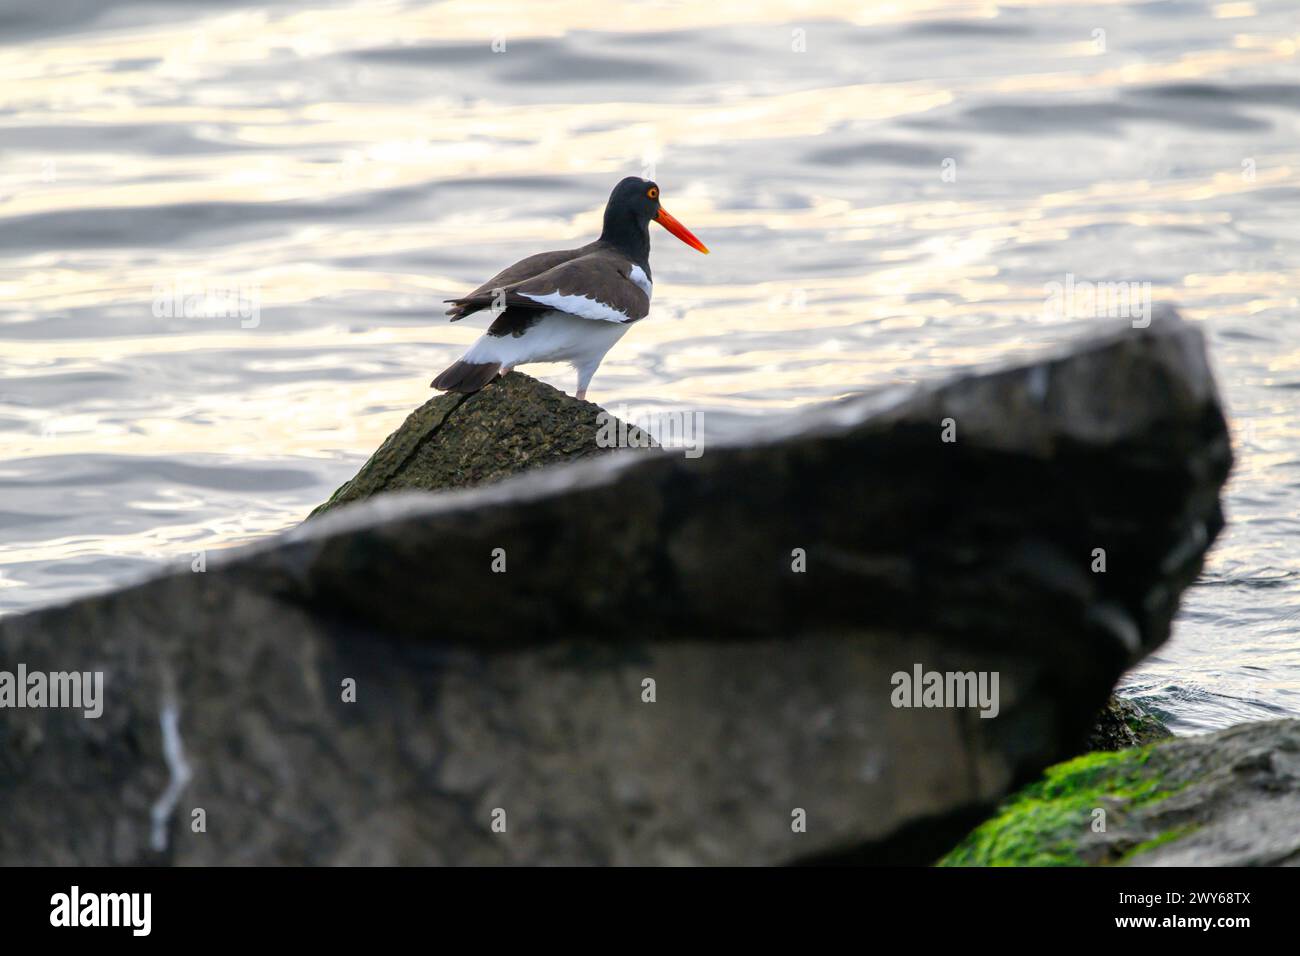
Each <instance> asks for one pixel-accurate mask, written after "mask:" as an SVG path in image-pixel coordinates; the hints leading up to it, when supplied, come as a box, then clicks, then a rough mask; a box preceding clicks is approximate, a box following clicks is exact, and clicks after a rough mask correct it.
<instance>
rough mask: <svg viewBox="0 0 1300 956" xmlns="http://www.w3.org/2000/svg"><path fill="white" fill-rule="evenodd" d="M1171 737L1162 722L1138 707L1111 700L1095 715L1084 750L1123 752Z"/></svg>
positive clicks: (1121, 699) (1121, 700) (1132, 702)
mask: <svg viewBox="0 0 1300 956" xmlns="http://www.w3.org/2000/svg"><path fill="white" fill-rule="evenodd" d="M1172 736H1173V734H1172V733H1171V732H1170V730H1169V728H1168V727H1166V726H1165V724H1164V722H1163V721H1162V720H1160V718H1159V717H1156V716H1155V715H1154V714H1150V713H1148V712H1147V711H1146V710H1144V709H1143V708H1142V705H1141V704H1138V703H1137V702H1136V701H1131V700H1126V699H1124V698H1123V697H1114V696H1112V697H1111V698H1110V700H1108V701H1107V702H1106V706H1105V707H1103V708H1102V709H1101V710H1100V711H1098V713H1097V719H1096V723H1095V724H1094V725H1093V728H1092V733H1090V734H1089V735H1088V744H1087V749H1088V750H1126V749H1128V748H1129V747H1140V746H1142V745H1144V744H1150V743H1155V742H1156V741H1157V740H1167V739H1168V738H1170V737H1172Z"/></svg>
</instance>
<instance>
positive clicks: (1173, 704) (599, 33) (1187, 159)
mask: <svg viewBox="0 0 1300 956" xmlns="http://www.w3.org/2000/svg"><path fill="white" fill-rule="evenodd" d="M1298 45H1300V18H1298V17H1297V14H1296V7H1295V5H1294V3H1292V2H1290V0H1287V2H1271V3H1270V2H1258V3H1219V4H1215V3H1200V2H1191V0H1183V2H1160V3H1110V4H1097V3H1090V4H1080V5H1070V4H1061V3H1053V2H1047V0H1028V2H1022V3H1014V4H1005V5H997V4H994V3H991V2H978V3H977V2H959V0H947V2H945V0H920V2H915V3H911V4H897V5H895V4H875V3H861V4H845V3H821V2H816V0H808V2H803V3H790V4H781V3H764V2H755V0H744V2H738V0H715V2H711V3H708V4H698V3H685V2H683V3H676V2H665V3H610V2H602V3H599V4H597V3H591V2H587V0H584V2H558V3H545V4H543V3H528V2H499V3H458V2H448V3H440V4H413V3H393V2H364V3H363V2H356V3H337V4H328V5H318V6H315V7H308V6H306V5H297V4H271V5H260V4H230V3H219V2H216V0H211V2H203V0H191V2H154V3H152V4H150V5H147V6H140V7H133V6H130V5H127V4H122V3H117V2H92V0H43V2H40V3H31V2H28V0H19V2H17V3H16V4H14V3H13V0H5V2H0V159H2V162H0V376H2V378H0V611H4V612H12V611H14V610H18V609H23V608H29V607H32V606H37V605H40V604H44V603H49V602H53V601H58V600H63V599H67V598H69V597H71V596H73V595H77V594H80V593H84V592H87V591H90V590H94V589H101V588H105V587H109V586H112V585H115V584H118V583H120V582H123V581H127V580H132V579H134V578H136V577H138V576H140V575H142V574H144V573H147V572H148V571H150V570H151V569H153V568H155V567H156V566H157V565H159V564H160V563H161V562H166V561H177V560H188V559H189V555H190V554H191V553H193V552H195V551H199V550H203V549H209V548H217V547H221V546H224V545H228V544H231V543H235V542H241V541H247V540H250V539H252V538H256V537H258V536H261V535H265V534H268V533H270V532H273V531H276V530H278V529H281V528H284V527H286V526H287V525H290V524H293V523H295V522H297V521H298V520H300V519H301V518H302V517H303V515H304V514H305V512H306V511H307V510H308V509H310V508H311V507H312V506H314V505H316V504H317V503H319V502H320V501H321V500H322V499H323V498H324V497H325V496H326V495H327V494H328V493H329V492H330V491H331V490H333V488H334V487H335V486H337V485H338V484H339V483H341V482H342V481H343V480H344V479H346V478H348V477H350V476H351V475H352V474H353V472H354V471H355V469H356V467H357V466H358V464H359V463H360V462H361V461H362V460H364V458H365V457H366V456H367V454H368V453H369V452H370V451H371V450H373V448H374V447H375V446H376V445H377V444H378V443H379V441H380V440H381V439H382V438H383V437H384V436H385V435H386V434H387V433H388V432H389V431H391V430H392V429H393V428H394V427H396V425H397V424H398V423H399V422H400V421H401V420H402V418H403V416H404V415H405V414H406V413H407V412H408V411H409V410H410V409H411V408H412V407H413V406H415V405H416V404H418V403H420V402H422V401H424V400H425V399H426V398H427V397H428V395H429V391H428V382H429V379H430V377H431V373H434V372H436V371H438V370H440V369H441V368H443V367H444V366H445V365H446V364H447V363H448V362H449V361H450V360H451V359H452V358H453V357H455V356H456V355H457V354H458V351H459V350H460V349H461V348H462V347H463V346H464V344H465V343H466V342H468V341H469V340H470V339H471V338H472V337H473V336H474V335H475V334H477V333H476V330H474V329H467V328H461V327H454V326H449V325H448V324H447V323H446V322H445V320H444V319H443V318H442V306H441V305H440V304H439V303H440V300H442V299H444V298H446V297H448V296H450V295H451V294H453V293H456V292H460V291H464V290H465V289H467V288H468V287H470V286H473V285H476V284H478V282H480V281H482V280H483V279H485V278H487V277H488V276H489V275H491V274H492V273H494V272H495V271H496V270H497V269H498V268H500V267H501V266H503V265H505V264H507V263H509V262H511V261H513V260H514V259H516V258H519V257H520V256H522V255H524V254H527V253H530V252H534V251H538V250H540V249H544V248H563V247H566V246H571V245H574V244H578V243H581V242H583V241H586V240H587V239H588V238H590V237H591V236H593V235H594V234H595V232H596V231H597V229H598V223H599V216H600V211H601V208H602V205H603V201H604V198H605V196H606V195H607V193H608V191H609V189H610V187H611V185H612V184H613V183H614V182H615V181H616V180H617V179H618V178H620V177H621V176H624V175H627V174H649V175H652V176H653V177H654V178H656V179H657V180H658V181H659V182H660V184H661V186H662V187H663V190H664V201H665V205H666V206H667V208H669V209H671V210H672V212H673V213H674V214H675V215H676V216H677V217H678V218H679V219H681V220H682V221H683V222H685V223H686V224H687V225H688V226H689V227H691V228H692V229H693V230H694V231H695V232H696V233H697V234H699V235H700V236H701V238H703V239H704V241H705V242H707V243H708V244H709V246H710V247H711V248H712V249H713V254H712V255H711V256H709V257H707V258H705V257H702V256H698V255H697V254H696V253H694V252H692V251H691V250H690V249H688V248H687V247H685V246H683V245H680V244H677V243H676V242H675V241H673V240H672V239H671V238H669V237H668V236H667V235H666V234H664V233H662V232H656V233H655V251H654V254H653V257H652V260H653V265H654V267H655V280H656V296H655V302H654V304H653V306H652V312H651V317H650V319H649V320H648V321H646V322H643V323H641V324H640V325H638V326H637V327H635V328H634V329H633V330H632V331H631V333H630V334H629V335H628V336H627V337H626V338H625V339H624V340H623V342H622V343H621V344H620V345H619V346H618V347H617V348H616V349H615V350H614V351H613V352H612V353H611V354H610V356H609V358H608V359H607V360H606V363H605V365H604V366H603V367H602V369H601V371H600V372H599V373H598V374H597V376H596V379H595V382H594V383H593V386H592V397H593V398H594V399H595V400H597V401H599V402H601V403H602V404H605V405H606V406H607V407H611V408H617V407H619V406H627V407H629V408H631V409H639V410H654V409H665V408H670V409H691V410H703V411H705V413H706V429H707V433H708V434H709V435H710V436H712V437H715V438H716V437H721V436H725V435H727V434H731V433H734V432H735V431H736V430H737V429H741V428H745V427H750V426H751V425H753V424H755V423H756V422H759V423H761V421H762V416H765V415H771V414H776V413H780V412H782V411H785V410H787V409H790V408H793V407H795V406H798V405H803V404H807V403H814V402H820V401H823V400H826V399H829V398H833V397H835V396H838V395H842V394H845V393H847V392H851V391H855V390H858V389H861V388H863V387H868V386H874V385H881V384H889V383H896V382H910V381H915V380H917V379H921V378H924V377H927V376H931V375H935V374H943V373H947V372H950V371H951V370H952V369H954V368H956V367H961V366H967V365H972V364H982V363H986V362H991V361H997V360H1001V359H1005V358H1007V357H1009V356H1020V355H1024V354H1028V353H1031V352H1033V351H1035V350H1036V349H1038V348H1041V347H1042V345H1043V343H1045V342H1049V341H1054V340H1057V339H1059V338H1060V337H1061V336H1062V335H1064V334H1065V333H1066V330H1067V329H1068V330H1070V331H1071V332H1073V331H1075V330H1077V318H1078V317H1077V316H1073V317H1072V316H1070V315H1059V316H1058V315H1053V314H1046V313H1045V311H1044V303H1045V287H1046V284H1047V283H1050V282H1054V281H1055V282H1064V281H1065V278H1066V276H1067V274H1068V275H1072V276H1074V277H1075V278H1076V279H1077V280H1089V281H1117V280H1125V281H1137V282H1143V281H1146V282H1150V283H1151V284H1152V285H1151V287H1152V295H1153V297H1154V298H1155V299H1157V300H1161V299H1165V300H1172V301H1175V302H1177V303H1179V304H1180V305H1181V306H1182V308H1183V310H1184V314H1185V315H1186V316H1187V317H1188V318H1190V319H1192V320H1193V321H1195V322H1198V323H1201V324H1202V325H1203V327H1204V328H1205V330H1206V332H1207V334H1208V336H1209V339H1210V341H1211V343H1212V348H1213V350H1214V357H1215V361H1216V365H1217V369H1218V372H1219V376H1220V383H1221V386H1222V388H1223V389H1224V391H1225V393H1226V396H1227V399H1228V401H1229V403H1230V406H1231V409H1232V412H1233V415H1234V418H1235V424H1236V429H1237V432H1236V446H1237V454H1238V465H1237V469H1236V472H1235V474H1234V475H1233V478H1232V481H1231V485H1230V487H1229V492H1228V512H1229V519H1230V521H1231V526H1230V528H1229V530H1228V531H1227V532H1226V534H1225V535H1224V537H1223V538H1221V540H1220V542H1219V544H1218V545H1217V546H1216V547H1215V550H1214V552H1213V556H1212V559H1211V561H1210V563H1209V566H1208V568H1207V570H1206V573H1205V575H1204V577H1203V580H1202V581H1201V582H1200V583H1199V584H1198V585H1197V586H1196V587H1195V588H1194V589H1193V590H1192V591H1191V592H1190V593H1189V594H1188V596H1187V600H1186V603H1185V607H1184V610H1183V612H1182V615H1181V617H1180V618H1179V621H1178V624H1177V628H1176V633H1175V636H1174V638H1173V639H1172V640H1171V641H1170V642H1169V644H1167V645H1166V646H1165V647H1164V648H1163V649H1162V650H1161V652H1160V653H1159V654H1158V655H1157V656H1155V657H1154V658H1152V659H1151V660H1150V661H1148V662H1147V663H1146V664H1145V665H1144V666H1143V667H1142V669H1141V670H1140V671H1139V672H1137V673H1135V674H1133V675H1130V677H1129V678H1128V679H1127V684H1128V686H1129V688H1130V690H1131V691H1133V692H1135V693H1137V694H1138V695H1139V696H1140V697H1141V698H1142V699H1144V700H1146V701H1147V702H1149V703H1152V704H1154V705H1155V707H1156V708H1157V709H1158V710H1161V711H1163V712H1164V713H1166V714H1167V715H1169V716H1171V717H1172V718H1173V720H1174V722H1175V727H1176V729H1178V730H1180V731H1194V730H1197V729H1203V728H1210V727H1218V726H1223V725H1226V724H1230V723H1234V722H1237V721H1241V720H1247V719H1256V718H1264V717H1270V716H1276V715H1280V714H1284V713H1292V714H1294V713H1300V649H1298V648H1297V644H1298V643H1300V642H1298V641H1297V638H1296V631H1297V628H1300V570H1298V562H1297V545H1296V537H1295V536H1296V532H1297V530H1300V528H1298V526H1300V509H1298V508H1297V498H1298V496H1297V490H1298V488H1300V464H1298V459H1297V451H1298V450H1300V429H1298V428H1297V424H1296V415H1295V409H1296V399H1297V396H1300V321H1297V319H1298V316H1297V313H1298V311H1300V309H1298V299H1297V296H1298V295H1300V293H1298V291H1297V290H1298V289H1300V266H1298V265H1297V263H1300V257H1298V256H1297V237H1298V234H1300V227H1297V207H1296V203H1297V200H1300V135H1298V134H1300V76H1298V75H1297V66H1298V56H1297V48H1298ZM178 283H179V284H181V287H182V288H186V287H187V286H186V284H187V283H188V284H190V285H191V286H192V285H194V284H197V285H198V286H201V287H202V288H204V289H206V290H218V292H219V291H220V290H222V289H233V290H234V291H235V292H236V293H238V296H237V298H236V301H237V302H239V303H241V304H243V305H244V306H245V307H246V311H245V314H244V315H242V316H241V315H240V314H238V313H234V314H228V315H227V316H226V317H221V316H220V315H218V314H216V313H219V312H221V311H222V309H221V308H213V309H211V310H210V311H211V313H212V314H208V315H206V316H205V315H195V316H191V317H188V318H187V317H185V316H184V315H180V316H172V317H168V316H167V315H166V314H165V310H162V309H158V308H155V305H156V299H157V298H158V289H160V288H162V289H167V288H175V287H176V286H177V284H178ZM254 305H255V306H256V314H255V315H254V314H253V311H252V308H251V307H252V306H254ZM160 312H162V313H163V314H161V315H160V314H159V313H160ZM535 371H537V372H539V373H540V374H541V375H542V377H544V378H547V379H548V380H550V381H552V382H554V383H555V384H557V385H559V386H561V387H563V388H565V389H566V390H570V391H571V390H572V375H571V373H570V372H568V371H567V370H564V369H560V368H556V367H548V366H540V367H537V368H536V369H535Z"/></svg>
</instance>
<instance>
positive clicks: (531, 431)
mask: <svg viewBox="0 0 1300 956" xmlns="http://www.w3.org/2000/svg"><path fill="white" fill-rule="evenodd" d="M602 413H604V414H605V415H608V413H607V412H604V410H603V409H602V408H601V407H600V406H599V405H593V404H592V403H591V402H585V401H579V400H578V399H576V398H573V397H571V396H569V395H566V394H565V393H564V392H561V391H560V390H559V389H557V388H553V387H552V386H550V385H547V384H546V383H545V382H539V381H538V380H537V379H535V378H531V377H529V376H527V375H524V374H523V373H522V372H511V373H510V374H509V375H506V376H503V377H502V378H499V379H497V380H496V381H495V382H493V383H492V384H491V385H489V386H487V387H486V388H484V389H483V390H482V391H479V392H475V393H474V394H473V395H459V394H456V393H454V392H448V393H446V394H443V395H438V396H436V397H435V398H431V399H430V400H429V401H427V402H425V403H424V404H423V405H421V406H420V407H419V408H417V409H416V410H415V411H413V412H412V413H411V414H410V415H409V416H408V417H407V419H406V421H404V422H403V423H402V426H401V427H400V428H399V429H397V431H395V432H393V434H391V435H389V436H388V438H387V439H385V441H384V443H383V444H382V445H381V446H379V450H378V451H376V452H375V453H374V454H373V455H371V456H370V460H369V461H367V462H366V463H365V464H364V465H363V466H362V467H361V470H360V471H359V472H357V474H356V476H355V477H354V478H352V480H351V481H348V482H346V483H345V484H344V485H343V486H342V487H340V488H339V489H338V490H337V491H335V492H334V494H333V495H331V496H330V499H329V500H328V501H327V502H325V503H324V504H322V505H321V506H319V507H318V508H316V510H314V511H313V512H312V513H311V514H310V515H309V516H308V517H309V518H314V517H315V516H316V515H319V514H322V513H324V512H326V511H329V510H331V509H333V508H337V507H339V506H340V505H345V504H348V503H350V502H353V501H360V500H362V499H365V498H369V497H371V496H372V495H376V494H379V493H380V492H384V491H398V490H402V489H415V490H421V491H440V490H443V489H448V488H469V487H473V486H476V485H484V484H490V483H492V482H495V481H500V480H502V479H504V478H508V477H510V476H511V475H515V474H518V473H520V472H523V471H528V470H531V469H533V468H541V467H543V466H545V465H554V464H561V463H564V462H571V461H579V460H581V459H583V458H589V457H591V456H593V455H600V454H606V453H608V452H610V451H613V450H614V449H613V448H610V447H606V446H605V445H603V444H602V443H598V442H597V440H596V439H597V434H598V432H599V431H600V430H601V427H602V424H604V423H605V422H606V420H605V419H601V420H598V416H600V415H601V414H602ZM604 427H605V428H606V430H609V425H608V424H604ZM618 427H619V423H618V421H617V419H614V428H618ZM625 427H626V429H627V431H626V435H627V445H628V446H629V447H646V448H648V447H653V446H654V445H655V442H654V440H653V439H652V438H651V437H650V436H649V435H647V434H646V433H645V432H643V431H642V430H641V429H639V428H637V427H635V426H633V425H627V426H625Z"/></svg>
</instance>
